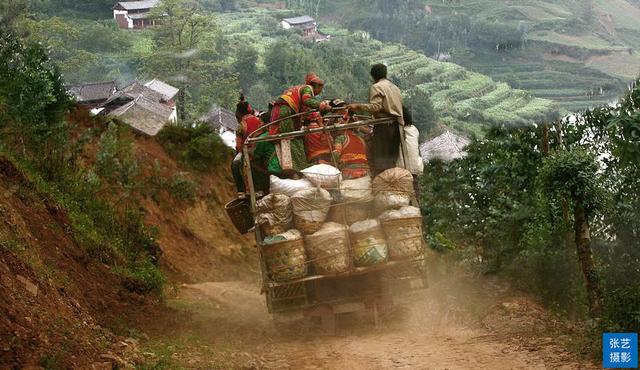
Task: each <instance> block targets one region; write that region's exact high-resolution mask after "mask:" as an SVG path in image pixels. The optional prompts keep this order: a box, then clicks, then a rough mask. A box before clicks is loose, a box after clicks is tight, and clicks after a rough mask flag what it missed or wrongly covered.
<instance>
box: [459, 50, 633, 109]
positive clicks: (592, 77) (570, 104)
mask: <svg viewBox="0 0 640 370" xmlns="http://www.w3.org/2000/svg"><path fill="white" fill-rule="evenodd" d="M469 64H470V65H471V67H472V68H473V69H474V70H476V71H478V72H481V73H484V74H487V75H489V76H491V77H492V78H493V79H494V80H496V81H501V82H505V83H508V84H509V85H510V86H512V87H514V88H518V89H523V90H527V91H529V92H530V93H531V94H533V95H534V96H536V97H540V98H545V99H550V100H554V101H555V102H557V103H558V105H559V106H560V107H561V108H562V109H564V110H566V111H570V112H575V111H580V110H583V109H586V108H588V107H592V106H595V105H600V104H606V103H609V102H611V101H613V100H615V99H616V98H617V97H618V96H619V95H620V91H621V88H622V87H623V86H624V81H623V80H622V79H621V78H619V77H615V76H612V75H608V74H606V73H604V72H601V71H598V70H595V69H592V68H588V67H585V66H583V65H581V64H579V63H572V62H566V61H559V60H554V61H549V60H547V61H544V60H542V59H539V60H537V61H536V60H533V61H531V60H530V61H528V62H525V63H518V62H517V61H510V62H508V63H502V64H495V63H490V62H486V61H482V60H481V59H480V58H477V59H476V60H475V61H471V62H470V63H469Z"/></svg>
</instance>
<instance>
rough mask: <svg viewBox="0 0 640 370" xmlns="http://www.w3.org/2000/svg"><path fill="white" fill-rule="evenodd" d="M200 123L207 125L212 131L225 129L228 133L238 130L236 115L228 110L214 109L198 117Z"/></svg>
mask: <svg viewBox="0 0 640 370" xmlns="http://www.w3.org/2000/svg"><path fill="white" fill-rule="evenodd" d="M200 121H202V122H205V123H208V124H209V125H210V126H211V127H213V128H214V129H219V128H221V127H222V128H225V129H227V130H230V131H235V130H237V129H238V120H237V119H236V115H235V114H234V113H233V112H231V111H230V110H228V109H224V108H222V107H215V108H213V109H211V110H210V111H209V113H207V114H205V115H204V116H202V117H200Z"/></svg>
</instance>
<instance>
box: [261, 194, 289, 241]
mask: <svg viewBox="0 0 640 370" xmlns="http://www.w3.org/2000/svg"><path fill="white" fill-rule="evenodd" d="M256 224H257V225H259V226H261V227H262V231H263V232H264V234H265V235H266V236H271V235H276V234H280V233H283V232H285V231H287V230H289V229H290V228H291V225H292V224H293V208H292V207H291V199H290V198H289V197H288V196H286V195H284V194H269V195H267V196H265V197H263V198H262V199H260V200H258V201H257V202H256Z"/></svg>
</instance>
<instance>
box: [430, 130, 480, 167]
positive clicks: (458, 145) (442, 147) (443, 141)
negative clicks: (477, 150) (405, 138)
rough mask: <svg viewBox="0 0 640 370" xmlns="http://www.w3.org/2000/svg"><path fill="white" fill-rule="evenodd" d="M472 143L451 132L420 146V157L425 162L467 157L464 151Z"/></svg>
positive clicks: (446, 132)
mask: <svg viewBox="0 0 640 370" xmlns="http://www.w3.org/2000/svg"><path fill="white" fill-rule="evenodd" d="M470 142H471V141H469V139H467V138H466V137H463V136H458V135H456V134H454V133H452V132H450V131H448V130H447V131H445V132H444V133H443V134H441V135H439V136H436V137H435V138H433V139H431V140H429V141H427V142H424V143H422V145H420V155H421V156H422V159H423V160H425V161H430V160H432V159H441V160H443V161H452V160H454V159H458V158H462V157H464V156H466V155H467V152H466V151H465V150H464V149H465V147H466V146H467V145H469V143H470Z"/></svg>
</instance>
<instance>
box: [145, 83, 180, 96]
mask: <svg viewBox="0 0 640 370" xmlns="http://www.w3.org/2000/svg"><path fill="white" fill-rule="evenodd" d="M144 85H145V86H146V87H148V88H150V89H151V90H153V91H155V92H157V93H160V94H162V97H163V98H164V100H165V101H169V100H171V99H173V98H174V97H175V96H176V94H178V92H179V91H180V89H178V88H177V87H173V86H171V85H169V84H168V83H165V82H162V81H160V80H156V79H153V80H151V81H149V82H147V83H146V84H144Z"/></svg>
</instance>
